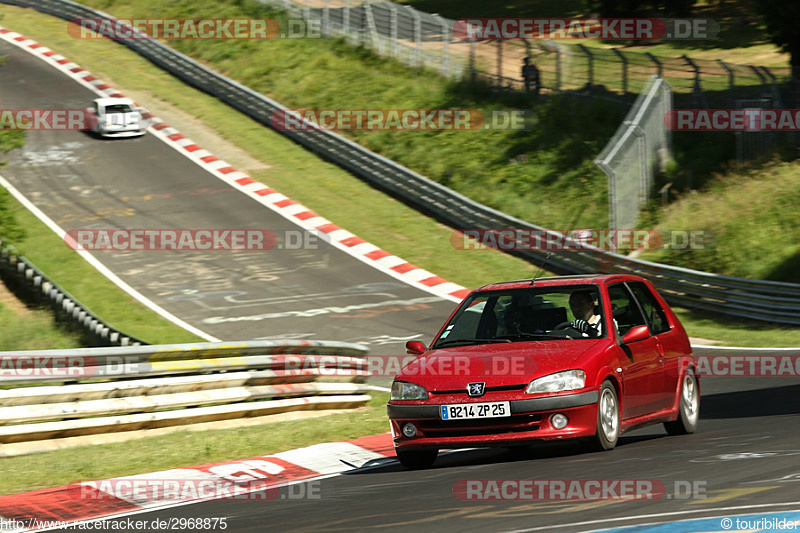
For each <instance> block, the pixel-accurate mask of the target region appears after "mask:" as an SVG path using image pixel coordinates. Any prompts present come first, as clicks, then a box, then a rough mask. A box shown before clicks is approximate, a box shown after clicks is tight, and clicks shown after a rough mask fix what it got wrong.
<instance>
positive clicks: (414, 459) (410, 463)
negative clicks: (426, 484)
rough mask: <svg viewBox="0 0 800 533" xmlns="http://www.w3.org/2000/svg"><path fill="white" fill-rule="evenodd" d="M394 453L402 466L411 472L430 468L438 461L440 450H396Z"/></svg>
mask: <svg viewBox="0 0 800 533" xmlns="http://www.w3.org/2000/svg"><path fill="white" fill-rule="evenodd" d="M394 451H395V453H396V454H397V459H399V460H400V464H402V465H403V466H405V467H406V468H408V469H409V470H424V469H426V468H430V467H431V466H432V465H433V463H434V461H436V456H437V455H439V450H398V449H397V448H395V450H394Z"/></svg>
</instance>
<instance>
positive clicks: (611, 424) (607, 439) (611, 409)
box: [588, 381, 620, 451]
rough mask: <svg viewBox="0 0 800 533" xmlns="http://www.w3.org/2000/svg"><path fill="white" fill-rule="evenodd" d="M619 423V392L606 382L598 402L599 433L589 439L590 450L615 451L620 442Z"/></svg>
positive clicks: (601, 388) (602, 386) (601, 387)
mask: <svg viewBox="0 0 800 533" xmlns="http://www.w3.org/2000/svg"><path fill="white" fill-rule="evenodd" d="M619 421H620V415H619V401H618V400H617V390H616V389H615V388H614V385H612V384H611V382H610V381H604V382H603V384H602V385H601V386H600V396H599V399H598V401H597V432H596V433H595V435H594V437H591V438H590V439H589V443H588V444H589V448H590V449H592V450H595V451H603V450H611V449H613V448H614V447H615V446H616V445H617V440H619Z"/></svg>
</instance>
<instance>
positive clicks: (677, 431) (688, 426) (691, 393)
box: [664, 369, 700, 435]
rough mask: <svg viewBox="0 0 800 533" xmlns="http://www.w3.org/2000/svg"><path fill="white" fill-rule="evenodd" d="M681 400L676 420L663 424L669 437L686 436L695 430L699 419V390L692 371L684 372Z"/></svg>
mask: <svg viewBox="0 0 800 533" xmlns="http://www.w3.org/2000/svg"><path fill="white" fill-rule="evenodd" d="M680 394H681V400H680V405H679V406H678V419H677V420H675V421H672V422H664V428H665V429H666V430H667V433H669V434H670V435H688V434H689V433H694V432H695V431H696V430H697V423H698V421H699V418H700V389H699V388H698V386H697V378H696V377H695V375H694V371H692V370H691V369H688V370H686V374H685V375H684V376H683V381H682V382H681V392H680Z"/></svg>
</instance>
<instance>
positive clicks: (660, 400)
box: [388, 275, 700, 468]
mask: <svg viewBox="0 0 800 533" xmlns="http://www.w3.org/2000/svg"><path fill="white" fill-rule="evenodd" d="M406 349H407V350H408V353H409V354H413V355H418V357H417V358H416V359H414V360H413V361H412V362H410V363H409V364H408V365H406V366H405V367H403V369H402V370H401V371H400V372H399V373H398V374H397V376H395V380H394V383H393V384H392V393H391V400H390V401H389V405H388V414H389V419H390V422H391V429H392V437H393V439H394V445H395V449H396V452H397V457H398V458H399V459H400V462H401V463H402V464H403V465H405V466H407V467H409V468H427V467H429V466H431V465H432V464H433V462H434V461H435V460H436V456H437V454H438V452H439V450H440V449H446V448H463V447H481V446H515V445H524V444H527V443H529V442H530V441H533V440H557V439H573V438H584V439H585V440H586V441H587V442H588V443H590V444H591V445H592V447H593V448H595V449H599V450H610V449H612V448H613V447H614V446H615V445H616V443H617V439H618V438H619V435H620V434H621V433H623V432H625V431H628V430H631V429H634V428H638V427H641V426H645V425H649V424H656V423H661V422H663V423H664V425H665V427H666V430H667V432H668V433H669V434H673V435H674V434H683V433H692V432H694V431H695V429H696V428H697V422H698V415H699V408H700V387H699V382H698V379H697V375H696V373H695V368H696V361H695V358H694V356H693V355H692V349H691V346H690V345H689V339H688V337H687V336H686V332H685V331H684V329H683V326H682V325H681V323H680V322H679V321H678V318H677V317H676V316H675V314H674V313H673V312H672V310H671V309H670V308H669V306H668V305H667V303H666V302H665V301H664V299H663V298H662V297H661V295H659V294H658V292H657V291H656V289H655V287H653V285H652V284H651V283H650V282H649V281H647V280H645V279H643V278H641V277H638V276H631V275H603V276H600V275H598V276H562V277H552V278H540V279H536V280H520V281H509V282H504V283H495V284H492V285H486V286H484V287H481V288H479V289H476V290H474V291H472V292H471V293H470V294H469V295H468V296H467V297H466V298H465V299H464V301H462V302H461V304H460V305H459V306H458V307H457V308H456V310H455V311H454V312H453V314H452V315H450V318H448V320H447V322H446V323H445V324H444V326H442V328H441V329H440V330H439V333H438V334H437V335H436V337H435V338H434V340H433V343H432V344H431V346H430V348H426V347H425V345H424V344H423V343H422V342H419V341H409V342H408V343H406Z"/></svg>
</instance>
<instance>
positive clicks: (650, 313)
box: [629, 281, 669, 335]
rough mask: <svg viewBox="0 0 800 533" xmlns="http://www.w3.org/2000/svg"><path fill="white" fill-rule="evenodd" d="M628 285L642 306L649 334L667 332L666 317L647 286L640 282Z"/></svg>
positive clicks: (667, 323)
mask: <svg viewBox="0 0 800 533" xmlns="http://www.w3.org/2000/svg"><path fill="white" fill-rule="evenodd" d="M629 285H630V288H631V290H632V291H633V294H635V295H636V299H637V300H639V303H640V304H642V309H644V313H645V315H646V317H647V322H648V325H649V326H650V331H651V333H652V334H653V335H658V334H659V333H664V332H665V331H669V322H668V321H667V315H666V313H665V312H664V309H663V308H662V307H661V305H660V304H659V303H658V300H656V297H655V296H653V293H652V292H651V291H650V289H649V288H648V287H647V285H645V284H644V283H642V282H640V281H636V282H633V283H629Z"/></svg>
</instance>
